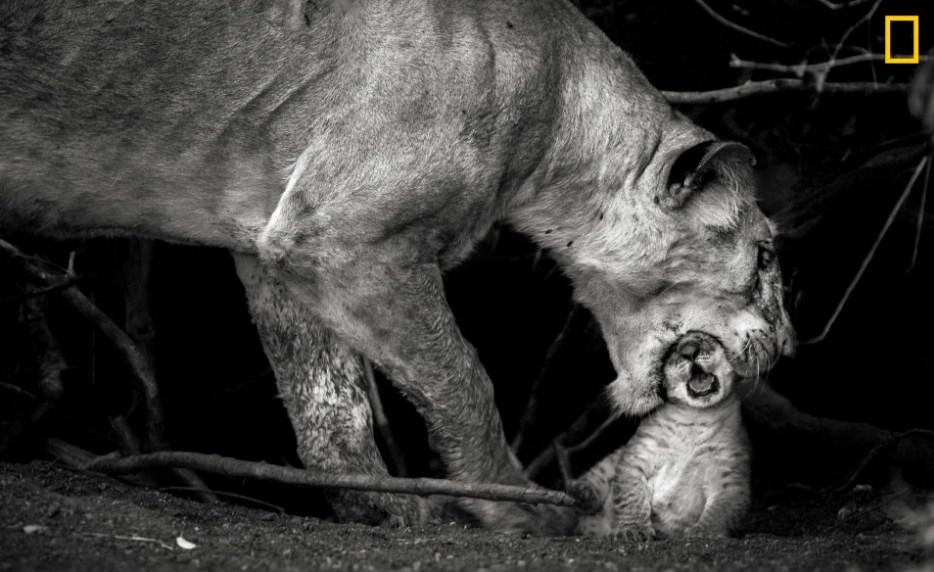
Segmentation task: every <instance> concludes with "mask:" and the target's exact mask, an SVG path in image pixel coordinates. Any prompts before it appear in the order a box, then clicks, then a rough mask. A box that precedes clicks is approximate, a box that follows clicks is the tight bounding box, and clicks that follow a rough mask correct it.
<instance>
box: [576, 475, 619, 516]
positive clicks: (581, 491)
mask: <svg viewBox="0 0 934 572" xmlns="http://www.w3.org/2000/svg"><path fill="white" fill-rule="evenodd" d="M567 493H568V494H569V495H571V496H572V497H574V500H576V501H577V508H578V509H579V510H580V511H581V512H582V513H583V514H597V513H598V512H600V510H601V509H603V505H604V504H605V503H606V497H607V494H608V493H609V491H608V490H607V488H606V487H602V488H601V487H599V486H597V485H595V484H594V483H592V482H590V481H585V480H583V479H576V480H573V481H570V482H568V484H567Z"/></svg>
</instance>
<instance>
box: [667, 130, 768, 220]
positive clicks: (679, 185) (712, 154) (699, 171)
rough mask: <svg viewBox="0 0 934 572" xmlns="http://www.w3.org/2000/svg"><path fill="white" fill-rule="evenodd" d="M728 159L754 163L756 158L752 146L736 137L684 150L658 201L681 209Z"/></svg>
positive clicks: (729, 161) (706, 142) (671, 207)
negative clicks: (734, 139) (735, 139)
mask: <svg viewBox="0 0 934 572" xmlns="http://www.w3.org/2000/svg"><path fill="white" fill-rule="evenodd" d="M728 163H746V164H749V165H754V164H755V163H756V159H755V157H754V156H753V154H752V151H750V150H749V147H746V146H745V145H743V144H742V143H737V142H735V141H705V142H703V143H698V144H697V145H695V146H693V147H691V148H690V149H687V150H686V151H683V152H682V153H681V155H679V156H678V158H677V159H675V162H674V164H673V165H672V166H671V171H669V173H668V182H667V184H666V185H665V188H664V189H662V192H661V194H660V195H659V196H658V197H657V198H656V202H657V203H658V204H659V205H661V206H662V207H664V208H666V209H677V208H678V207H680V206H681V205H683V204H684V203H685V201H687V199H688V198H689V197H690V196H691V194H693V193H695V192H697V191H699V190H701V189H703V188H704V187H705V186H706V185H708V184H709V183H710V182H711V181H712V180H713V179H714V178H715V177H716V176H717V174H718V171H719V170H720V169H721V168H723V166H724V165H726V164H728Z"/></svg>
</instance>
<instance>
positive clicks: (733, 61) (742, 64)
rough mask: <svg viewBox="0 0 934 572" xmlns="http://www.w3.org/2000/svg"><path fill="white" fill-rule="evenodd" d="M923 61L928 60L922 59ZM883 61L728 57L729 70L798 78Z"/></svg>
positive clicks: (869, 56)
mask: <svg viewBox="0 0 934 572" xmlns="http://www.w3.org/2000/svg"><path fill="white" fill-rule="evenodd" d="M923 59H924V60H927V59H929V58H928V57H926V56H925V57H924V58H923ZM881 61H885V56H883V55H881V54H873V53H865V54H857V55H855V56H849V57H846V58H840V59H833V60H825V61H822V62H816V63H807V62H801V63H800V64H779V63H773V62H754V61H749V60H744V59H741V58H739V57H738V56H736V54H733V55H732V57H730V67H731V68H740V69H750V70H763V71H772V72H777V73H793V74H795V75H796V76H798V77H802V76H803V75H804V74H806V73H821V72H826V71H828V70H830V69H832V68H839V67H844V66H850V65H853V64H859V63H864V62H881Z"/></svg>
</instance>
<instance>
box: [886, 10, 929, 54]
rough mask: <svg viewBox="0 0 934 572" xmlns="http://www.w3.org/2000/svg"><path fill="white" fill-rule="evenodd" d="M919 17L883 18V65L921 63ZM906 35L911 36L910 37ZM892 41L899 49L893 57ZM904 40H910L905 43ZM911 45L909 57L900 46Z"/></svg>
mask: <svg viewBox="0 0 934 572" xmlns="http://www.w3.org/2000/svg"><path fill="white" fill-rule="evenodd" d="M919 22H920V17H918V16H886V17H885V63H887V64H916V63H918V62H920V61H921V50H920V46H919V41H920V34H919V33H918V32H919V29H920V23H919ZM908 34H911V35H910V36H909V35H908ZM893 39H894V42H895V43H896V45H898V46H899V48H897V49H896V51H897V52H898V53H897V54H895V55H893V53H892V51H893V47H892V44H893ZM906 40H910V41H908V42H906ZM909 43H910V45H911V55H905V53H904V52H903V51H902V50H903V49H904V48H902V46H907V45H908V44H909Z"/></svg>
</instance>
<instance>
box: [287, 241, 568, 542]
mask: <svg viewBox="0 0 934 572" xmlns="http://www.w3.org/2000/svg"><path fill="white" fill-rule="evenodd" d="M401 251H403V252H404V251H405V249H401ZM349 258H351V259H352V260H353V262H352V263H350V264H342V265H340V266H338V267H334V266H329V267H325V266H324V265H322V266H320V267H318V268H317V273H316V275H315V276H314V278H313V279H310V278H309V277H308V276H307V275H302V274H293V275H292V276H291V277H290V278H289V279H288V284H289V286H290V287H291V288H292V290H293V291H294V292H295V293H296V295H298V296H303V297H305V299H306V300H309V302H310V305H311V307H313V308H314V309H315V312H316V313H317V314H318V315H320V316H321V317H322V318H323V319H324V320H325V321H326V323H327V324H328V326H329V327H330V328H331V329H333V330H334V331H335V332H337V333H338V334H339V335H341V336H342V337H343V338H344V339H346V340H348V341H349V342H350V343H351V344H352V345H353V346H355V347H356V348H357V349H359V350H360V351H361V352H362V353H364V354H365V355H367V356H368V357H369V358H370V359H372V360H373V361H374V362H375V363H376V364H378V365H379V366H380V367H381V368H382V369H383V370H384V371H385V372H386V373H387V374H388V375H389V377H390V379H391V380H392V381H393V382H394V383H395V384H396V385H397V387H399V389H400V390H401V391H402V392H403V393H404V394H405V396H406V397H407V398H408V399H409V400H411V401H412V403H413V404H414V405H415V406H416V408H417V409H418V411H419V412H420V414H421V415H422V416H423V417H424V419H425V421H426V424H427V426H428V430H429V440H430V444H431V446H432V448H433V449H434V450H435V451H436V452H438V453H439V454H440V455H441V457H442V459H443V460H444V462H445V463H446V465H447V468H448V470H449V472H450V473H451V476H452V477H454V478H456V479H461V480H465V481H474V482H476V481H489V482H499V483H513V484H518V485H526V484H528V483H527V481H526V480H525V478H524V477H523V476H522V474H521V470H520V469H521V468H520V465H519V463H518V461H517V460H516V459H515V457H514V456H513V455H512V453H511V452H510V451H509V449H508V447H507V445H506V440H505V437H504V435H503V429H502V424H501V422H500V418H499V414H498V412H497V410H496V407H495V402H494V399H493V386H492V384H491V382H490V380H489V378H488V377H487V374H486V372H485V371H484V369H483V366H482V365H481V364H480V361H479V359H478V357H477V353H476V351H475V350H474V348H473V347H472V346H471V345H470V344H469V343H468V342H467V341H466V340H465V339H464V338H463V336H462V335H461V333H460V331H459V330H458V328H457V324H456V323H455V320H454V316H453V315H452V314H451V311H450V309H449V308H448V305H447V303H446V301H445V298H444V291H443V286H442V281H441V271H440V269H439V267H438V266H437V264H435V263H434V262H431V261H412V260H406V259H404V258H400V256H398V251H397V250H379V249H374V250H373V251H370V252H367V253H366V254H363V253H361V252H359V251H358V252H356V253H355V254H354V255H353V256H351V257H349ZM345 260H347V258H345ZM309 295H310V296H309ZM464 506H465V508H467V509H468V510H469V511H471V512H472V513H473V514H474V515H475V516H476V517H477V518H479V519H480V520H481V521H482V522H483V523H484V524H486V525H490V526H496V527H500V528H517V529H525V530H534V531H538V532H561V531H565V530H566V529H567V526H569V523H567V522H566V518H565V515H564V514H562V513H559V512H558V511H556V510H552V509H551V508H549V507H530V506H520V505H515V504H508V503H494V502H489V501H479V500H469V501H464Z"/></svg>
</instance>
